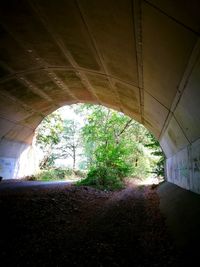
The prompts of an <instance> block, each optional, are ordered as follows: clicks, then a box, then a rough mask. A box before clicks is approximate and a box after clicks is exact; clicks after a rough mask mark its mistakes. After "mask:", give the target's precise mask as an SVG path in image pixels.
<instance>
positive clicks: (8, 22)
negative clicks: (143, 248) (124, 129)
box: [0, 0, 200, 156]
mask: <svg viewBox="0 0 200 267" xmlns="http://www.w3.org/2000/svg"><path fill="white" fill-rule="evenodd" d="M198 2H199V1H198V0H197V1H193V0H192V1H181V0H177V1H174V0H163V1H159V0H149V1H130V0H119V1H116V0H95V1H93V0H80V1H68V0H59V1H56V0H55V1H50V0H35V1H25V0H24V1H22V0H20V1H17V0H1V2H0V38H1V40H0V101H1V104H0V137H1V138H4V139H8V140H14V141H19V142H24V143H31V140H32V136H33V132H34V129H35V128H36V127H37V125H38V124H39V123H40V121H41V120H42V118H43V117H44V116H46V115H47V114H49V113H51V112H52V111H53V110H55V109H57V108H59V107H61V106H63V105H66V104H71V103H77V102H90V103H99V104H102V105H106V106H108V107H112V108H114V109H117V110H121V111H122V112H124V113H126V114H128V115H130V116H131V117H133V118H135V119H136V120H137V121H139V122H141V123H142V124H144V125H145V126H146V127H147V128H148V129H149V130H151V131H152V132H153V133H154V134H155V135H156V136H157V138H159V139H160V143H161V145H162V147H163V149H164V151H165V153H166V155H167V156H170V155H172V154H174V153H176V152H177V151H179V150H180V149H181V148H183V147H185V146H186V145H187V144H189V143H190V142H192V141H194V140H196V139H197V138H198V137H199V136H200V129H199V128H200V127H199V124H200V86H199V84H200V61H199V48H200V46H199V33H200V8H199V4H198Z"/></svg>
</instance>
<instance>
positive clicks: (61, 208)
mask: <svg viewBox="0 0 200 267" xmlns="http://www.w3.org/2000/svg"><path fill="white" fill-rule="evenodd" d="M0 214H1V224H2V226H1V241H0V245H1V250H0V259H1V266H2V267H4V266H5V267H7V266H94V267H95V266H137V267H143V266H144V267H146V266H148V267H150V266H162V267H165V266H170V267H172V266H179V265H178V263H177V260H178V251H177V250H176V249H175V248H174V244H173V242H172V238H171V236H170V235H169V233H168V232H167V230H166V226H165V219H164V217H163V215H162V214H161V212H160V210H159V197H158V195H157V193H156V189H151V187H145V186H143V187H130V186H129V187H128V188H126V189H124V190H122V191H119V192H115V193H106V192H103V191H98V190H95V189H92V188H88V187H80V188H78V187H75V186H72V185H71V186H69V185H65V186H64V185H62V186H61V187H59V186H57V187H54V188H52V187H51V188H45V187H44V188H42V187H40V189H39V190H33V188H26V190H21V191H20V190H19V191H17V190H14V191H12V192H10V193H8V191H4V193H3V191H2V192H1V196H0Z"/></svg>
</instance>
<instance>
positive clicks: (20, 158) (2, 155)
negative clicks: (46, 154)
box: [0, 139, 39, 179]
mask: <svg viewBox="0 0 200 267" xmlns="http://www.w3.org/2000/svg"><path fill="white" fill-rule="evenodd" d="M38 166H39V161H38V157H37V153H36V150H35V149H34V147H33V146H32V145H29V144H25V143H23V142H16V141H12V140H6V139H3V140H2V141H1V142H0V176H2V177H3V179H11V178H13V179H17V178H22V177H25V176H27V175H31V174H33V173H35V172H37V170H38Z"/></svg>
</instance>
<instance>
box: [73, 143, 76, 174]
mask: <svg viewBox="0 0 200 267" xmlns="http://www.w3.org/2000/svg"><path fill="white" fill-rule="evenodd" d="M75 167H76V149H75V148H74V147H73V171H74V170H75Z"/></svg>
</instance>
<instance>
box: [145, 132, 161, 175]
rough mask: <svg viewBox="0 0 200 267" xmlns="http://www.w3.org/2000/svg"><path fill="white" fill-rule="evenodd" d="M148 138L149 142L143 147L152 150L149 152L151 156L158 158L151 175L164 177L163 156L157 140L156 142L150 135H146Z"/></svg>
mask: <svg viewBox="0 0 200 267" xmlns="http://www.w3.org/2000/svg"><path fill="white" fill-rule="evenodd" d="M148 138H149V142H148V143H147V144H146V145H145V146H146V147H148V148H150V149H151V150H152V151H151V154H152V155H154V156H157V157H158V158H159V159H158V161H157V162H156V166H155V167H154V169H153V173H155V174H156V175H157V176H162V177H164V173H165V168H164V165H165V155H164V153H163V151H162V149H161V147H160V144H159V142H158V140H156V139H155V137H154V136H153V135H152V134H151V133H148Z"/></svg>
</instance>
